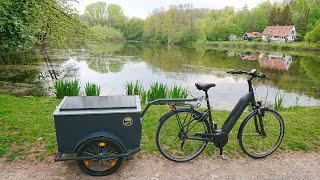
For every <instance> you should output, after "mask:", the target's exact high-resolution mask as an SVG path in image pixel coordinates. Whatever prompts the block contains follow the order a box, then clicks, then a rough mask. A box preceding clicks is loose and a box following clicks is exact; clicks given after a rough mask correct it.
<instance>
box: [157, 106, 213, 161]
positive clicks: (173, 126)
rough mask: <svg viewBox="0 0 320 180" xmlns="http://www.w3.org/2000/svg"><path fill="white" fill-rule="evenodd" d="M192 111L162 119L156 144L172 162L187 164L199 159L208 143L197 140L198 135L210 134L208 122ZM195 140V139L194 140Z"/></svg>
mask: <svg viewBox="0 0 320 180" xmlns="http://www.w3.org/2000/svg"><path fill="white" fill-rule="evenodd" d="M200 117H201V113H199V112H197V111H195V110H192V109H183V110H181V109H180V110H175V111H171V112H169V113H167V114H166V115H164V116H163V117H162V118H161V119H160V124H159V126H158V129H157V134H156V144H157V147H158V149H159V151H160V153H161V154H162V155H163V156H164V157H166V158H167V159H169V160H171V161H176V162H185V161H189V160H191V159H193V158H195V157H197V156H198V155H199V154H200V153H201V152H202V151H203V150H204V148H205V147H206V145H207V142H205V141H202V140H196V139H195V138H197V137H196V133H208V132H209V126H208V123H207V121H206V120H202V121H199V119H200ZM192 138H194V139H192Z"/></svg>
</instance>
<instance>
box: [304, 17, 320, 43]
mask: <svg viewBox="0 0 320 180" xmlns="http://www.w3.org/2000/svg"><path fill="white" fill-rule="evenodd" d="M305 40H306V41H308V42H311V43H316V44H317V45H318V46H320V20H318V22H317V23H316V25H315V27H314V29H313V30H312V31H310V32H308V33H307V34H306V36H305Z"/></svg>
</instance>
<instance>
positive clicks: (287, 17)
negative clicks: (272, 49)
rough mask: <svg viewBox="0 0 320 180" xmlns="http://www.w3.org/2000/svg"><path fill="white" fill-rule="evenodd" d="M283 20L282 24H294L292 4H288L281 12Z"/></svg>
mask: <svg viewBox="0 0 320 180" xmlns="http://www.w3.org/2000/svg"><path fill="white" fill-rule="evenodd" d="M280 15H281V22H280V25H283V26H284V25H292V24H293V23H292V14H291V10H290V6H289V5H288V4H287V5H286V6H285V7H284V9H283V10H282V12H281V14H280Z"/></svg>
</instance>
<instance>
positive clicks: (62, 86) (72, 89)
mask: <svg viewBox="0 0 320 180" xmlns="http://www.w3.org/2000/svg"><path fill="white" fill-rule="evenodd" d="M54 88H55V92H54V93H55V94H56V97H57V98H58V99H62V98H63V97H64V96H78V95H79V92H80V82H79V81H78V80H76V79H74V80H71V81H64V80H58V81H56V82H55V84H54Z"/></svg>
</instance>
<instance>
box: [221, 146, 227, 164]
mask: <svg viewBox="0 0 320 180" xmlns="http://www.w3.org/2000/svg"><path fill="white" fill-rule="evenodd" d="M220 158H221V159H222V160H224V161H226V160H228V158H227V156H226V155H224V154H223V146H222V145H220Z"/></svg>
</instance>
